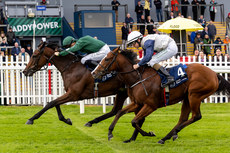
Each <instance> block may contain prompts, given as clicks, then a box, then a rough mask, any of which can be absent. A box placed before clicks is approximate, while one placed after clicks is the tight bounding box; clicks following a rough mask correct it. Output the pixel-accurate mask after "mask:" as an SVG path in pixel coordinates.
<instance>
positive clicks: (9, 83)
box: [0, 56, 230, 113]
mask: <svg viewBox="0 0 230 153" xmlns="http://www.w3.org/2000/svg"><path fill="white" fill-rule="evenodd" d="M9 59H10V61H9V60H8V57H6V58H5V61H3V58H2V56H0V103H1V105H4V104H6V105H44V104H46V103H47V102H50V101H51V100H53V99H56V98H57V97H59V96H61V95H63V94H64V93H65V91H64V86H63V81H62V77H61V74H60V72H59V71H58V70H57V69H56V68H55V67H54V66H49V68H48V71H50V72H51V75H50V77H51V81H50V82H49V79H48V78H49V73H48V71H39V72H36V73H35V74H34V75H33V77H25V75H24V74H23V73H22V71H23V70H24V68H25V66H26V64H27V63H28V61H24V58H23V59H22V61H18V57H17V58H16V61H13V57H10V58H9ZM27 60H29V58H27ZM179 63H183V64H189V63H201V64H204V65H206V66H208V67H209V68H211V69H212V70H214V71H215V72H217V73H220V74H221V75H223V76H224V77H225V79H227V80H228V79H229V78H228V76H229V73H230V67H229V65H230V62H229V61H228V60H227V58H226V57H225V59H224V60H221V61H219V62H218V61H217V58H214V59H213V60H212V59H211V58H210V59H209V60H206V59H205V60H203V61H202V60H201V58H199V59H198V61H196V59H195V57H194V56H188V57H178V58H172V59H170V60H168V61H166V62H164V63H162V64H163V65H164V66H165V65H168V66H174V65H177V64H179ZM49 84H50V85H51V88H49ZM114 98H115V96H109V97H104V98H96V99H95V100H93V99H86V100H83V101H77V102H70V103H76V104H80V106H82V107H81V110H80V112H81V113H84V107H83V106H84V105H85V104H86V105H103V112H105V106H106V105H112V104H113V102H114ZM204 102H207V103H223V102H228V97H227V95H225V94H224V93H219V94H215V95H211V96H210V97H209V98H207V99H205V100H204ZM126 103H129V100H127V102H126Z"/></svg>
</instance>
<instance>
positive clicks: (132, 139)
mask: <svg viewBox="0 0 230 153" xmlns="http://www.w3.org/2000/svg"><path fill="white" fill-rule="evenodd" d="M140 109H141V108H140ZM140 109H138V110H137V111H135V115H137V113H138V112H139V111H140ZM144 122H145V118H143V119H142V120H140V121H139V127H140V128H141V127H142V125H143V123H144ZM138 133H139V131H138V130H137V129H134V132H133V135H132V137H131V138H130V139H128V140H125V141H123V142H124V143H129V142H131V141H135V140H136V138H137V135H138Z"/></svg>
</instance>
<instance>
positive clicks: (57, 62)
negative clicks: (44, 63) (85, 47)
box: [52, 55, 74, 73]
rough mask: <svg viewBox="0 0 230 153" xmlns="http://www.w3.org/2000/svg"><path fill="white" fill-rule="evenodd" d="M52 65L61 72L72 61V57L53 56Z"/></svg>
mask: <svg viewBox="0 0 230 153" xmlns="http://www.w3.org/2000/svg"><path fill="white" fill-rule="evenodd" d="M52 61H53V64H54V66H55V67H56V68H57V69H58V70H59V71H60V72H61V73H62V72H63V70H65V68H66V67H67V66H68V65H69V66H70V64H71V62H72V61H74V58H73V57H71V56H70V55H66V56H54V57H53V59H52Z"/></svg>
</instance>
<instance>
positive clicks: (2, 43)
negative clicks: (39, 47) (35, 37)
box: [0, 27, 33, 61]
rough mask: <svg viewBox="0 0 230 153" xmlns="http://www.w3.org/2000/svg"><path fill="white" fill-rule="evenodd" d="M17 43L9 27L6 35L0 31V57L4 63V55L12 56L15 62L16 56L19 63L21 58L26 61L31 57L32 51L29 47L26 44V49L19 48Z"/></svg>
mask: <svg viewBox="0 0 230 153" xmlns="http://www.w3.org/2000/svg"><path fill="white" fill-rule="evenodd" d="M19 43H20V42H19V41H18V40H17V39H16V36H15V33H14V32H13V30H12V28H11V27H9V29H8V31H7V33H6V34H5V33H4V32H3V31H1V35H0V55H1V56H2V57H3V60H4V61H5V56H6V55H12V56H13V60H14V61H15V60H16V56H18V59H19V61H21V60H22V58H23V57H24V59H26V58H28V57H31V56H32V54H33V50H32V48H31V45H30V44H28V45H27V47H26V48H21V47H20V46H19Z"/></svg>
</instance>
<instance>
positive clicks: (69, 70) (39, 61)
mask: <svg viewBox="0 0 230 153" xmlns="http://www.w3.org/2000/svg"><path fill="white" fill-rule="evenodd" d="M57 48H58V46H57V45H55V44H46V43H41V44H39V46H38V49H37V50H35V51H34V53H33V55H32V57H31V59H30V61H29V63H28V65H27V66H26V68H25V70H24V71H23V73H24V74H25V75H26V76H32V75H33V74H34V73H35V72H37V71H39V70H41V68H42V67H43V66H44V65H46V64H48V63H49V62H50V63H52V64H53V65H54V66H55V67H56V68H57V69H58V70H59V71H60V72H61V76H62V78H63V82H64V88H65V91H66V93H65V94H64V95H62V96H61V97H59V98H57V99H55V100H53V101H51V102H49V103H48V104H47V105H46V106H45V107H44V108H43V109H42V110H41V111H39V112H38V113H37V114H35V115H34V116H33V117H31V118H30V119H29V120H28V121H27V122H26V124H33V123H34V120H35V119H38V118H39V117H40V116H41V115H42V114H43V113H44V112H46V111H47V110H48V109H50V108H52V107H56V110H57V113H58V117H59V120H60V121H63V122H65V123H67V124H69V125H72V121H71V120H70V119H69V118H68V119H66V118H65V117H64V115H63V114H62V112H61V108H60V105H61V104H64V103H66V102H70V101H77V100H83V99H90V98H94V79H93V77H92V75H91V72H90V71H89V70H88V69H87V68H86V67H85V66H84V65H83V64H81V62H80V59H79V58H78V57H77V56H75V55H71V54H69V55H66V56H65V57H59V56H54V52H55V49H57ZM123 87H124V84H123V83H121V82H120V80H119V79H118V78H117V77H116V76H115V77H114V78H111V79H110V80H108V81H106V82H104V83H99V84H98V96H99V97H105V96H109V95H114V94H116V98H115V102H114V106H113V108H112V110H111V111H110V112H108V113H106V114H104V115H102V116H99V117H97V118H95V119H93V120H91V121H89V122H88V123H86V124H85V126H88V127H91V126H92V124H95V123H98V122H100V121H102V120H105V119H107V118H109V117H112V116H114V115H115V114H116V113H117V112H118V111H119V110H121V109H122V106H123V104H124V101H125V100H126V98H127V97H128V95H127V91H126V89H125V88H123ZM142 122H144V120H143V121H141V122H140V126H141V125H142ZM137 135H138V131H137V130H135V131H134V133H133V135H132V137H131V138H130V139H129V140H135V139H136V137H137ZM129 140H128V141H129Z"/></svg>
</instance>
